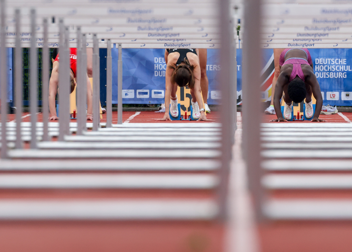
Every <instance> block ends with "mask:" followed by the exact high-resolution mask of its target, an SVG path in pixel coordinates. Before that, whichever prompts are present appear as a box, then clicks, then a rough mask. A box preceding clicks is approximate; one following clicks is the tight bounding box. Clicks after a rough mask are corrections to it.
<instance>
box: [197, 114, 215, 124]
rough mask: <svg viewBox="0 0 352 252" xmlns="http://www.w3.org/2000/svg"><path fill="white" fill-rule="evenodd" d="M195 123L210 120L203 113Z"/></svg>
mask: <svg viewBox="0 0 352 252" xmlns="http://www.w3.org/2000/svg"><path fill="white" fill-rule="evenodd" d="M197 121H198V122H199V121H212V120H210V119H208V118H207V116H206V115H205V113H202V114H200V117H199V119H198V120H197Z"/></svg>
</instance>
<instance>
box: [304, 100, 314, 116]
mask: <svg viewBox="0 0 352 252" xmlns="http://www.w3.org/2000/svg"><path fill="white" fill-rule="evenodd" d="M305 112H306V118H312V117H313V113H314V110H313V102H312V101H310V103H306V111H305Z"/></svg>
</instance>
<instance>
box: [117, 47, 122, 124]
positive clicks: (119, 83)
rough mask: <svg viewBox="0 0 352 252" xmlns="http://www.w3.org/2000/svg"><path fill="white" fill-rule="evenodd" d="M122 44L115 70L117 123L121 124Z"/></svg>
mask: <svg viewBox="0 0 352 252" xmlns="http://www.w3.org/2000/svg"><path fill="white" fill-rule="evenodd" d="M122 70H123V69H122V46H121V44H119V60H118V71H117V75H118V77H117V80H118V82H117V107H118V110H117V111H118V112H117V124H122V113H123V111H122Z"/></svg>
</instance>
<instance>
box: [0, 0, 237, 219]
mask: <svg viewBox="0 0 352 252" xmlns="http://www.w3.org/2000/svg"><path fill="white" fill-rule="evenodd" d="M1 1H5V0H1ZM229 4H230V1H229V0H221V2H220V9H221V20H220V24H221V25H220V27H221V35H222V36H221V40H219V41H220V43H221V45H222V49H223V50H221V59H220V60H221V65H222V66H223V68H222V75H221V83H226V84H223V85H221V91H222V93H223V102H224V104H231V100H232V98H233V97H232V95H233V94H236V80H235V79H234V78H235V75H234V74H233V73H232V72H233V71H232V69H233V64H234V62H236V60H234V59H233V58H232V57H231V56H230V55H229V52H230V54H233V53H234V44H235V43H234V42H233V41H234V35H233V31H231V30H232V29H233V26H231V24H230V23H229V20H230V9H229ZM167 6H169V5H167ZM161 10H163V9H160V10H158V11H159V13H161V12H162V11H161ZM38 13H39V14H38V15H37V16H38V18H43V12H42V9H40V8H38ZM204 13H205V14H207V13H208V12H207V10H203V11H200V12H199V13H198V15H200V16H201V15H205V14H204ZM25 14H26V13H24V16H26V15H25ZM33 16H34V15H33ZM33 16H32V21H33V22H32V26H31V28H32V35H31V45H32V46H31V50H36V48H37V47H40V46H41V45H40V43H38V42H37V40H36V36H37V34H36V29H33V28H37V26H35V20H34V18H33ZM2 17H3V16H2ZM64 18H65V15H62V16H60V19H59V26H58V28H57V27H56V28H55V29H56V30H59V31H60V37H59V47H60V66H59V75H60V79H59V87H60V88H59V110H60V111H59V118H60V121H59V141H65V136H67V135H69V134H70V132H69V114H70V113H69V102H68V97H69V74H70V72H69V64H70V61H69V54H70V51H69V47H70V46H72V45H74V44H75V45H77V43H78V46H77V49H78V53H79V54H81V57H80V58H81V60H80V61H79V63H78V66H77V69H78V76H77V78H78V89H79V88H81V90H80V92H81V93H82V96H81V98H82V99H80V98H79V99H78V103H79V104H78V106H79V108H80V109H79V110H78V113H79V114H80V116H81V117H80V118H81V119H82V121H84V118H85V114H84V113H85V109H84V106H85V105H86V95H85V94H86V90H84V88H86V87H87V83H84V81H83V80H86V78H85V77H84V76H83V73H85V71H86V67H87V59H86V57H87V55H86V47H87V46H89V47H91V46H92V45H91V44H88V45H87V35H86V34H83V35H82V37H83V38H82V48H80V43H81V42H80V40H81V35H80V33H85V32H87V31H89V29H87V28H84V27H82V28H81V29H80V31H78V32H77V30H74V31H72V30H70V29H69V28H68V27H67V26H65V25H69V24H67V23H66V24H64ZM2 25H3V24H2ZM56 25H57V24H56ZM38 26H40V25H38ZM43 27H46V26H45V25H43ZM23 28H24V31H26V29H27V28H25V27H23ZM50 28H51V26H50V25H48V27H47V29H50ZM115 28H116V27H115ZM40 29H41V27H40ZM55 29H54V31H51V30H50V31H48V32H47V33H45V34H46V35H44V38H45V39H44V42H43V43H42V44H43V46H44V48H47V47H51V46H53V44H52V43H55V42H51V41H55V39H53V40H50V43H49V41H48V40H49V39H52V37H51V36H52V35H55V34H53V32H57V31H55ZM94 29H96V31H97V33H100V32H99V31H100V28H99V27H98V28H96V27H95V28H94ZM124 29H125V28H124ZM124 29H120V30H122V31H123V30H124ZM207 29H208V28H207ZM44 30H45V29H44ZM175 30H176V31H181V30H182V26H176V28H175ZM196 30H197V29H196V28H194V27H191V28H187V32H186V33H184V34H188V35H189V36H192V35H191V34H192V32H194V31H196ZM205 30H206V29H205ZM213 30H215V28H214V27H211V29H209V31H210V32H209V34H211V35H212V37H211V39H214V37H215V39H217V37H218V35H219V33H212V31H213ZM40 31H41V30H40ZM143 33H144V35H145V34H146V33H145V32H143ZM143 33H142V32H141V33H140V35H141V36H142V35H143ZM2 35H3V36H2V37H1V39H4V38H5V39H6V37H5V36H4V34H2ZM198 35H199V36H200V37H197V38H195V39H198V40H202V37H201V35H200V33H199V34H198ZM207 35H208V34H207ZM38 36H39V37H40V35H38ZM213 36H214V37H213ZM70 37H76V38H77V41H74V43H70ZM112 37H113V36H112ZM103 38H104V39H105V40H107V42H108V43H99V41H98V36H97V35H96V34H95V35H94V39H93V44H94V45H93V47H94V55H93V57H94V60H93V62H94V63H93V64H94V65H93V81H94V85H93V89H94V92H93V130H94V131H98V128H99V121H100V113H99V100H100V97H99V88H100V85H99V81H100V79H99V71H100V68H99V47H104V46H106V47H107V48H108V57H107V68H110V69H111V50H110V45H111V43H113V42H114V41H115V40H114V39H113V38H110V39H109V35H108V34H105V37H103ZM56 39H57V38H56ZM190 40H191V41H195V40H194V39H193V38H192V37H190ZM198 40H197V41H198ZM203 40H206V38H204V39H203ZM56 41H57V40H56ZM143 41H144V42H145V43H148V42H150V41H149V40H143ZM20 42H22V43H21V46H22V47H23V46H26V45H27V43H26V42H23V41H20ZM89 42H90V41H89ZM90 43H91V42H90ZM140 43H141V42H138V43H136V44H133V43H131V41H129V42H128V43H127V40H120V41H118V43H117V44H118V52H119V56H118V69H117V70H118V118H117V119H118V120H117V121H118V124H122V115H123V102H122V82H123V72H122V70H123V62H122V48H133V46H134V47H137V48H138V47H140V46H142V45H143V44H140ZM154 43H155V41H153V42H151V43H150V44H149V45H148V46H147V47H145V48H151V47H153V46H156V47H158V48H165V47H168V45H169V44H172V45H175V46H176V47H177V45H181V46H184V45H185V44H183V43H165V42H161V43H155V44H154ZM128 44H132V45H128ZM4 45H6V43H4ZM125 45H126V46H125ZM144 45H145V44H144ZM186 45H190V46H189V47H194V45H199V48H203V46H204V47H205V48H206V47H209V48H217V46H218V45H219V44H218V42H217V43H214V44H212V43H211V41H210V40H209V41H205V42H204V43H202V44H196V43H191V42H190V43H188V42H187V44H186ZM196 47H197V46H196ZM80 49H81V50H80ZM79 51H81V52H79ZM33 55H34V53H32V54H31V56H32V57H33ZM45 60H47V59H45ZM32 63H33V64H34V63H36V62H34V61H31V64H32ZM235 68H236V67H235ZM31 69H32V70H34V68H31ZM236 69H237V68H236ZM107 70H108V69H107ZM43 71H44V70H43ZM108 72H110V73H111V72H112V70H108ZM32 77H33V80H34V75H33V76H32ZM110 77H111V78H112V75H111V74H110ZM31 80H32V79H31ZM36 81H37V80H36ZM36 81H35V82H36ZM43 82H44V75H43ZM32 83H34V81H32V82H31V88H32V86H33V85H34V84H32ZM228 83H230V85H228ZM36 84H37V83H36ZM107 85H109V89H108V90H111V89H110V88H111V85H110V80H109V79H108V83H107ZM33 90H34V89H33ZM43 93H44V92H43ZM31 94H32V93H31ZM43 95H44V94H43ZM110 95H111V91H110ZM32 97H34V98H33V99H31V102H36V104H37V102H38V100H37V97H36V96H34V95H33V94H32V96H31V98H32ZM236 97H237V96H236ZM83 98H84V99H83ZM108 101H109V106H110V108H109V109H108V113H109V114H110V115H112V114H111V113H112V108H111V97H109V96H108V97H107V102H108ZM32 107H33V108H32ZM32 107H31V108H32V110H34V106H32ZM230 107H231V108H230V110H225V109H222V112H221V122H222V130H223V132H222V139H221V142H222V147H221V150H222V156H221V158H220V159H221V162H222V164H223V165H222V168H221V169H220V170H219V174H220V179H221V183H220V186H219V188H218V201H219V204H220V205H219V208H220V211H219V216H218V217H219V220H220V221H226V220H227V211H226V209H227V187H228V177H229V176H228V174H229V164H230V160H231V149H232V148H231V147H232V145H233V135H234V134H233V133H234V128H235V127H236V126H235V125H234V123H235V118H233V117H234V116H235V117H236V110H235V108H233V106H230ZM36 110H37V108H36ZM33 113H34V114H36V111H35V112H33ZM228 113H230V115H231V116H230V117H229V116H228ZM2 116H3V114H2ZM35 120H36V116H35ZM35 124H36V122H35ZM109 124H112V118H111V122H109ZM4 125H5V127H6V124H4ZM33 126H34V125H33V122H32V136H31V137H32V142H33V145H34V144H36V141H34V140H33V139H36V136H33V128H34V127H33ZM110 126H111V125H109V126H108V127H110ZM44 127H46V128H48V125H46V126H44ZM77 127H78V128H79V129H77V130H78V132H79V133H78V134H83V131H85V130H86V124H85V123H82V124H81V123H78V125H77ZM200 127H202V126H200ZM2 130H4V128H2ZM214 156H215V155H214Z"/></svg>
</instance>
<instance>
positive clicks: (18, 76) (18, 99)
mask: <svg viewBox="0 0 352 252" xmlns="http://www.w3.org/2000/svg"><path fill="white" fill-rule="evenodd" d="M15 20H16V49H15V66H16V68H15V104H16V149H22V148H23V143H22V134H21V123H22V106H23V102H22V99H23V97H22V96H23V94H22V93H23V91H22V89H23V84H22V83H23V82H22V79H23V77H22V76H23V66H22V47H21V12H20V10H19V9H17V10H16V11H15Z"/></svg>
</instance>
